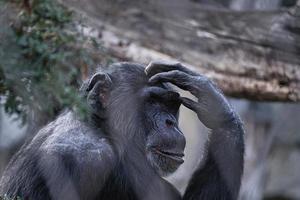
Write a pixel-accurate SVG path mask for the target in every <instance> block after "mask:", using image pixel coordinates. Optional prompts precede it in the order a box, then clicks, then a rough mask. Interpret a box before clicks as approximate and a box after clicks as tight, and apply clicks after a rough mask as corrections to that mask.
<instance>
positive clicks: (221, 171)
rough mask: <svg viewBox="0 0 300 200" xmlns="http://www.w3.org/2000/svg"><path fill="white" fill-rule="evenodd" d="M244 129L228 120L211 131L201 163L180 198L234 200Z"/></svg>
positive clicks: (238, 180)
mask: <svg viewBox="0 0 300 200" xmlns="http://www.w3.org/2000/svg"><path fill="white" fill-rule="evenodd" d="M243 137H244V130H243V127H242V123H241V121H240V119H239V118H238V117H237V116H236V115H235V114H234V118H233V119H232V121H229V122H226V123H225V124H223V125H221V126H219V127H218V128H216V129H213V130H212V133H211V135H210V142H209V147H208V152H207V157H206V159H205V163H204V164H201V167H199V168H198V169H197V170H196V171H195V173H194V174H193V176H192V179H191V180H190V183H189V185H188V188H187V190H186V192H185V194H184V197H183V199H189V200H191V199H201V200H214V199H216V200H236V199H237V197H238V192H239V188H240V183H241V176H242V173H243V160H244V159H243V156H244V139H243Z"/></svg>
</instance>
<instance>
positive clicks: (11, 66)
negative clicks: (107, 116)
mask: <svg viewBox="0 0 300 200" xmlns="http://www.w3.org/2000/svg"><path fill="white" fill-rule="evenodd" d="M2 1H3V0H2ZM0 3H1V4H4V3H3V2H0ZM14 4H15V5H17V6H18V11H19V13H17V15H16V16H17V17H16V20H14V23H13V24H12V26H10V27H7V28H6V29H5V30H4V28H2V30H1V31H2V35H3V34H4V32H5V34H4V35H5V40H1V41H0V95H1V97H2V98H1V99H2V102H1V103H2V104H3V105H4V108H5V111H6V112H7V113H9V114H14V113H16V114H18V116H20V117H21V118H22V119H23V121H24V122H25V121H26V117H27V116H28V111H34V112H35V113H41V114H43V115H46V116H47V117H48V119H51V118H52V117H53V116H55V114H57V112H59V111H60V110H61V109H62V108H65V107H67V108H72V109H75V110H77V111H79V113H80V114H81V115H84V113H85V112H86V109H85V106H84V105H83V104H82V103H81V102H82V101H81V97H80V96H79V95H78V91H77V90H78V89H77V88H78V85H79V82H80V75H81V67H82V66H86V65H90V64H92V62H93V61H92V59H91V58H89V55H88V54H87V53H86V52H85V50H84V49H83V48H76V47H80V46H82V44H83V43H84V38H82V37H81V36H80V35H79V34H78V32H77V33H76V31H75V32H72V31H70V30H71V29H70V28H69V27H72V26H74V24H72V16H73V14H72V12H71V11H69V10H68V9H67V8H65V7H64V6H62V5H61V4H59V3H57V2H56V1H54V0H33V1H28V0H23V1H14ZM0 34H1V33H0Z"/></svg>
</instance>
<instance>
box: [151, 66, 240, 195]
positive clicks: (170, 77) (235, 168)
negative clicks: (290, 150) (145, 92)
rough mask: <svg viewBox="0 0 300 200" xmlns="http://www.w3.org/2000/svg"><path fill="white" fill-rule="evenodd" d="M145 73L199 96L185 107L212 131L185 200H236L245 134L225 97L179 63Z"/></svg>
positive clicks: (187, 101)
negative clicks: (205, 152)
mask: <svg viewBox="0 0 300 200" xmlns="http://www.w3.org/2000/svg"><path fill="white" fill-rule="evenodd" d="M146 73H147V74H148V76H150V77H151V78H150V82H152V83H156V82H170V83H172V84H175V85H177V86H178V87H180V88H182V89H184V90H188V91H190V92H191V93H192V94H193V95H194V96H196V97H197V98H198V102H194V101H192V100H190V99H187V98H184V97H182V104H183V105H185V106H186V107H188V108H190V109H192V110H193V111H195V112H196V113H197V115H198V117H199V119H200V121H201V122H202V123H203V124H204V125H205V126H207V127H208V128H210V129H212V132H211V135H210V142H209V145H208V151H207V157H206V158H205V162H204V164H201V166H199V167H198V169H197V170H196V171H195V173H194V174H193V176H192V179H191V180H190V182H189V185H188V188H187V190H186V192H185V194H184V197H183V199H189V200H191V199H201V200H235V199H237V196H238V192H239V188H240V182H241V176H242V172H243V161H244V159H243V156H244V140H243V135H244V130H243V128H242V124H241V121H240V119H239V117H238V116H237V114H236V113H235V112H234V111H233V110H232V108H231V106H230V105H229V103H228V102H227V100H226V99H225V97H224V96H223V95H222V93H221V92H220V91H219V90H218V89H217V88H216V87H215V85H214V84H213V83H212V82H211V81H210V80H209V79H208V78H206V77H205V76H202V75H200V74H198V73H195V72H193V71H191V70H189V69H187V68H185V67H184V66H182V65H181V64H179V63H175V64H168V63H161V62H155V63H151V64H150V65H149V66H148V67H147V68H146Z"/></svg>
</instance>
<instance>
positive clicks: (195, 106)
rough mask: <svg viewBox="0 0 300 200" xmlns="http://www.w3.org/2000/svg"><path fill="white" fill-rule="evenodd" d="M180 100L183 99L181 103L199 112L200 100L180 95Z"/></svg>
mask: <svg viewBox="0 0 300 200" xmlns="http://www.w3.org/2000/svg"><path fill="white" fill-rule="evenodd" d="M180 100H181V103H182V104H183V105H184V106H185V107H187V108H189V109H191V110H193V111H195V112H196V113H198V112H199V103H198V102H196V101H193V100H191V99H189V98H186V97H180Z"/></svg>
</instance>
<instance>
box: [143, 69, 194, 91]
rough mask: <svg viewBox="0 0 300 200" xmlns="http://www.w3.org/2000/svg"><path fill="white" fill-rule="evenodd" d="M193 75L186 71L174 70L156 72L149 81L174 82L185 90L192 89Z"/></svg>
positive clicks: (152, 82) (153, 82)
mask: <svg viewBox="0 0 300 200" xmlns="http://www.w3.org/2000/svg"><path fill="white" fill-rule="evenodd" d="M192 79H193V77H192V76H190V75H189V74H186V73H185V72H182V71H178V70H173V71H168V72H161V73H158V74H155V75H154V76H152V77H151V78H150V79H149V83H151V84H155V83H163V82H169V83H172V84H174V85H176V86H178V87H179V88H181V89H183V90H191V89H192V85H193V83H194V81H193V80H192Z"/></svg>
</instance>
